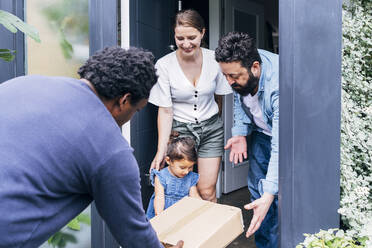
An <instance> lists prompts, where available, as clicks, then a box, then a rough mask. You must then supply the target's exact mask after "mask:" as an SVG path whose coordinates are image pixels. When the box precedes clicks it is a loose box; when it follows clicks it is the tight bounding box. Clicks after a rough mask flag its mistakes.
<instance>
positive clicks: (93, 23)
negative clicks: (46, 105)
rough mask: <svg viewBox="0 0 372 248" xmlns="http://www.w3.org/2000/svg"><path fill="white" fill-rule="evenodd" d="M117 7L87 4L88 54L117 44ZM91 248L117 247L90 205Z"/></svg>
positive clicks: (96, 1)
mask: <svg viewBox="0 0 372 248" xmlns="http://www.w3.org/2000/svg"><path fill="white" fill-rule="evenodd" d="M117 9H118V6H117V1H116V0H106V1H102V0H90V2H89V54H90V55H92V54H93V53H94V52H96V51H98V50H101V49H102V48H104V47H106V46H113V45H117V43H118V12H117ZM91 243H92V248H112V247H119V245H118V244H117V242H116V241H115V239H114V238H113V236H112V235H111V233H110V231H109V229H108V227H107V226H106V224H105V222H104V221H103V220H102V219H101V217H100V216H99V214H98V212H97V209H96V207H95V204H92V232H91Z"/></svg>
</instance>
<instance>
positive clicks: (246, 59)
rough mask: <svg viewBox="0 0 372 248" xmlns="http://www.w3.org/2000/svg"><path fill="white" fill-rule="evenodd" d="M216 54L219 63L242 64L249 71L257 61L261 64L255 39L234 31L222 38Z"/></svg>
mask: <svg viewBox="0 0 372 248" xmlns="http://www.w3.org/2000/svg"><path fill="white" fill-rule="evenodd" d="M215 54H216V61H217V62H222V63H231V62H240V63H241V65H242V66H243V67H245V68H246V69H247V70H250V69H251V67H252V65H253V62H255V61H258V62H259V63H260V64H261V57H260V55H259V54H258V51H257V47H256V44H255V42H254V39H253V38H251V37H250V36H249V35H248V34H247V33H243V32H236V31H233V32H230V33H228V34H226V35H225V36H223V37H221V39H220V40H219V41H218V47H217V48H216V51H215Z"/></svg>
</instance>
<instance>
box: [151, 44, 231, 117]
mask: <svg viewBox="0 0 372 248" xmlns="http://www.w3.org/2000/svg"><path fill="white" fill-rule="evenodd" d="M201 49H202V54H203V64H202V70H201V74H200V77H199V80H198V82H197V84H196V86H194V85H193V84H192V83H191V82H190V80H188V78H187V77H186V75H185V74H184V72H183V71H182V69H181V66H180V64H179V62H178V60H177V57H176V52H172V53H170V54H167V55H165V56H164V57H162V58H160V59H159V60H158V61H157V62H156V65H155V67H156V69H157V74H158V76H159V78H158V82H157V83H156V84H155V85H154V87H153V88H152V89H151V92H150V97H149V102H150V103H152V104H154V105H157V106H159V107H172V108H173V118H174V119H175V120H177V121H180V122H186V123H198V122H201V121H204V120H207V119H209V118H210V117H212V116H213V115H215V114H217V113H218V106H217V103H216V101H215V100H214V94H217V95H227V94H230V93H232V89H231V87H230V85H229V84H228V82H227V81H226V79H225V77H224V76H223V74H222V72H221V69H220V67H219V65H218V63H217V62H216V60H215V57H214V51H212V50H209V49H205V48H201Z"/></svg>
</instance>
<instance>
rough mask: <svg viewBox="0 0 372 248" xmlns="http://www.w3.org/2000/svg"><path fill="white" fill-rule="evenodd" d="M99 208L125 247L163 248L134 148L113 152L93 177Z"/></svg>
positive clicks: (95, 196)
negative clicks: (147, 204) (149, 215)
mask: <svg viewBox="0 0 372 248" xmlns="http://www.w3.org/2000/svg"><path fill="white" fill-rule="evenodd" d="M92 192H93V198H94V200H95V203H96V207H97V210H98V212H99V214H100V215H101V217H102V218H103V219H104V221H105V222H106V224H107V225H108V227H109V229H110V231H111V233H112V234H113V236H114V237H115V239H116V240H117V241H118V242H119V244H120V245H121V246H123V247H134V248H136V247H141V248H142V247H154V248H157V247H163V246H162V245H161V244H160V242H159V240H158V238H157V235H156V233H155V231H154V230H153V229H152V226H151V224H150V222H149V221H148V220H147V218H146V215H145V212H144V210H143V207H142V200H141V190H140V177H139V169H138V165H137V162H136V160H135V158H134V156H133V154H132V151H131V150H129V149H128V150H123V151H120V152H117V153H115V154H114V155H112V156H111V157H110V158H109V159H108V160H107V161H105V162H104V163H103V164H102V165H101V166H100V167H99V169H98V170H97V171H96V173H95V175H94V176H93V180H92Z"/></svg>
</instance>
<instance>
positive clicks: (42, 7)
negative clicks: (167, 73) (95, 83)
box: [25, 0, 91, 248]
mask: <svg viewBox="0 0 372 248" xmlns="http://www.w3.org/2000/svg"><path fill="white" fill-rule="evenodd" d="M88 4H89V1H88V0H49V1H45V0H26V1H25V6H26V13H25V14H26V20H27V22H28V23H29V24H31V25H32V26H34V27H37V29H38V31H39V33H40V37H41V39H42V42H41V43H36V42H34V41H33V40H31V39H30V38H27V43H26V46H27V47H26V48H27V53H26V61H27V66H26V71H27V74H29V75H30V74H40V75H48V76H67V77H75V78H77V77H78V75H77V70H78V68H79V67H80V66H81V65H82V64H83V63H84V62H85V61H86V59H87V58H88V56H89V12H88V11H89V10H88ZM83 213H84V214H85V215H87V216H88V220H89V219H90V206H89V207H88V208H87V209H86V210H84V211H83ZM85 222H86V221H85ZM88 222H89V221H88ZM90 230H91V228H90V225H87V224H85V223H81V224H80V231H73V230H71V229H69V228H67V227H64V228H63V229H62V230H61V233H63V235H62V236H63V237H64V239H65V240H64V241H63V240H62V242H60V245H59V246H57V247H65V248H77V247H79V248H88V247H91V244H90V240H91V231H90ZM41 247H42V248H50V247H52V245H50V244H48V243H47V242H46V243H45V244H43V245H42V246H41Z"/></svg>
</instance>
